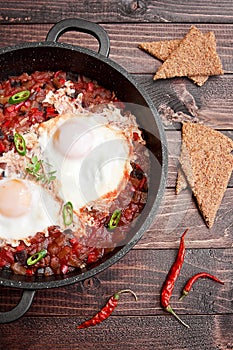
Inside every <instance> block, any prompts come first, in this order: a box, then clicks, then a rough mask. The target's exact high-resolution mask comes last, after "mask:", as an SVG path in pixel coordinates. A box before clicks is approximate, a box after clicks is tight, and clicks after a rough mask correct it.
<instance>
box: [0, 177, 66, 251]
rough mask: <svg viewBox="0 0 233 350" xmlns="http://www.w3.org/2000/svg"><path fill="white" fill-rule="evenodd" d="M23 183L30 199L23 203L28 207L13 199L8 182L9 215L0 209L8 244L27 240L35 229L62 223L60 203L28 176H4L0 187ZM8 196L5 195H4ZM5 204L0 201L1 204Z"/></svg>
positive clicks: (0, 224) (1, 227)
mask: <svg viewBox="0 0 233 350" xmlns="http://www.w3.org/2000/svg"><path fill="white" fill-rule="evenodd" d="M12 180H13V181H17V182H21V183H22V185H23V186H24V187H26V188H27V191H28V195H29V199H28V200H27V203H24V205H25V208H24V209H25V210H23V211H22V212H21V211H20V208H19V207H18V208H17V206H20V205H21V203H20V200H17V201H15V202H12V201H11V198H12V197H14V193H13V191H14V187H13V186H12V188H11V186H10V185H8V190H7V191H8V199H6V200H5V202H7V203H5V205H6V206H7V210H8V211H9V214H7V213H5V212H3V213H1V212H0V238H1V239H2V240H5V242H6V243H10V244H12V245H14V243H15V245H17V242H18V241H19V240H24V241H25V240H27V238H28V237H30V236H33V235H35V233H36V232H46V230H47V228H48V227H49V226H51V225H58V224H60V216H61V215H60V204H59V203H58V202H56V201H55V200H54V198H53V197H52V196H51V194H50V193H48V192H47V191H46V190H45V189H43V188H42V187H41V186H40V185H38V184H36V183H34V182H33V181H30V180H28V179H27V180H26V179H24V180H23V179H18V178H15V179H14V178H12V179H3V180H1V181H0V188H3V187H4V185H5V184H6V183H7V182H8V184H9V183H11V181H12ZM4 197H6V196H4ZM2 205H4V203H1V206H2Z"/></svg>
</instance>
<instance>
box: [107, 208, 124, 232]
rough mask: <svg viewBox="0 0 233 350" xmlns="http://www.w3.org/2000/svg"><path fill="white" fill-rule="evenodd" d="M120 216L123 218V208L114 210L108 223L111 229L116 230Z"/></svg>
mask: <svg viewBox="0 0 233 350" xmlns="http://www.w3.org/2000/svg"><path fill="white" fill-rule="evenodd" d="M120 218H121V210H119V209H116V210H115V211H114V212H113V214H112V216H111V219H110V220H109V223H108V228H109V230H114V229H115V228H116V227H117V226H118V224H119V221H120Z"/></svg>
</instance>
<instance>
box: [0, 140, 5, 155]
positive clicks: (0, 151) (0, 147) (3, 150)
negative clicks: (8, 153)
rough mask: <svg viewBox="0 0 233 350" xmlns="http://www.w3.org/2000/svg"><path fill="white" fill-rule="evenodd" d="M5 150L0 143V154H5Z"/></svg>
mask: <svg viewBox="0 0 233 350" xmlns="http://www.w3.org/2000/svg"><path fill="white" fill-rule="evenodd" d="M5 149H6V147H5V145H4V144H3V143H2V142H0V153H3V152H5Z"/></svg>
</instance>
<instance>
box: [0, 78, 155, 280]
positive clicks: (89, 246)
mask: <svg viewBox="0 0 233 350" xmlns="http://www.w3.org/2000/svg"><path fill="white" fill-rule="evenodd" d="M67 80H71V81H72V82H73V83H74V86H75V93H74V98H75V97H77V96H78V94H79V93H82V94H83V99H82V104H83V107H84V108H90V109H91V108H96V107H97V106H98V105H101V104H102V105H104V104H108V103H109V102H111V101H112V102H117V103H118V104H119V106H122V107H123V104H122V103H121V101H119V100H118V99H117V97H116V96H115V94H114V92H111V91H109V90H107V89H105V88H104V87H102V86H99V85H98V83H97V82H95V81H90V80H89V79H87V78H85V77H83V76H80V75H76V74H73V73H66V72H62V71H58V72H50V71H48V72H34V73H32V74H30V75H29V74H27V73H23V74H22V75H20V76H14V77H9V79H8V80H6V81H3V82H1V83H0V156H1V155H2V154H3V153H4V152H7V151H9V150H11V149H13V147H14V140H13V132H14V130H17V132H18V133H21V134H23V133H24V132H25V131H27V130H29V129H30V127H31V126H32V125H33V124H35V123H41V122H44V121H46V120H49V119H51V118H53V117H55V116H56V115H58V112H57V111H56V110H55V109H54V107H53V105H49V103H45V102H43V101H44V99H45V97H46V94H47V93H48V92H49V91H53V92H55V91H56V90H58V89H59V88H61V87H63V86H64V83H65V82H66V81H67ZM22 90H30V91H31V92H32V93H31V95H30V97H29V98H28V99H27V100H26V101H23V102H20V103H18V104H14V105H11V104H10V103H9V102H8V101H9V98H10V96H12V95H14V94H16V93H18V92H19V91H22ZM134 141H135V155H136V160H135V162H134V163H132V164H131V166H132V171H131V174H130V178H129V181H128V183H127V185H126V187H125V189H124V190H123V191H122V192H121V193H120V194H119V196H118V197H117V198H116V199H115V200H114V201H113V202H112V203H111V204H110V208H109V213H110V214H109V215H106V213H102V212H100V211H97V210H92V211H89V212H88V213H85V210H86V211H87V209H85V210H84V212H83V215H85V214H88V215H89V216H90V217H92V218H93V222H94V225H92V226H88V227H87V230H86V231H87V234H86V235H85V236H83V237H81V238H77V237H76V236H75V235H74V234H73V232H72V230H70V229H66V230H64V231H62V230H61V229H60V227H58V226H51V227H49V228H48V235H45V234H44V233H43V232H37V233H35V235H34V236H33V237H32V238H31V239H30V243H31V244H30V246H27V245H26V244H25V243H24V242H23V241H21V242H20V244H19V245H18V246H17V247H12V246H11V245H9V244H6V245H4V246H2V247H1V248H0V269H10V270H11V271H12V272H13V273H15V274H20V275H29V276H32V275H45V276H50V275H54V274H55V275H57V274H68V273H70V272H71V271H74V270H75V269H83V268H86V267H87V266H88V265H91V264H93V263H95V262H97V261H98V260H99V259H100V258H102V257H103V256H104V255H105V254H107V253H109V251H111V250H113V249H114V248H115V247H116V246H117V245H120V243H121V242H122V241H124V240H125V238H126V237H127V232H128V231H129V229H130V226H131V224H132V222H133V221H134V219H135V218H137V217H138V215H139V214H140V213H141V212H142V210H143V208H144V206H145V204H146V201H147V193H148V188H147V186H148V184H147V176H146V173H145V172H144V171H143V170H142V169H148V164H149V161H148V157H146V156H145V154H144V150H145V149H144V147H140V145H139V144H138V143H137V134H135V140H134ZM0 163H1V157H0ZM3 176H4V174H0V178H1V177H3ZM119 208H120V209H121V217H120V221H119V223H118V226H117V228H115V229H114V230H109V228H108V223H109V220H110V218H111V213H113V212H114V210H116V209H119ZM42 249H46V250H47V254H46V256H45V257H43V258H42V259H41V260H40V261H38V262H37V263H36V264H34V265H32V266H28V264H27V259H28V257H30V256H31V255H33V254H36V253H37V252H39V251H40V250H42Z"/></svg>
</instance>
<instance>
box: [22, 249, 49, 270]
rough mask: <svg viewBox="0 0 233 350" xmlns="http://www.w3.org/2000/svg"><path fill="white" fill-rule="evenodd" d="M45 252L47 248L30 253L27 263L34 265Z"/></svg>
mask: <svg viewBox="0 0 233 350" xmlns="http://www.w3.org/2000/svg"><path fill="white" fill-rule="evenodd" d="M46 254H47V250H46V249H42V250H40V251H39V252H37V253H35V254H33V255H31V256H30V257H29V258H28V259H27V264H28V265H29V266H30V265H35V264H36V263H37V262H38V261H40V260H41V259H43V258H44V257H45V256H46Z"/></svg>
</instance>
